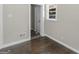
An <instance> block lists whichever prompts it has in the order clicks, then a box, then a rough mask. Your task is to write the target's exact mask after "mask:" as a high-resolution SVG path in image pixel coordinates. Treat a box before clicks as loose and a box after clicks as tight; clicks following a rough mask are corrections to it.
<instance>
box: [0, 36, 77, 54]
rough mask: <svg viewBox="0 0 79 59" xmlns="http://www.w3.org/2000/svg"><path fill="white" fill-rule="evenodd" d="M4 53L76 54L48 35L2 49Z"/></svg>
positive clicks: (1, 51) (0, 51)
mask: <svg viewBox="0 0 79 59" xmlns="http://www.w3.org/2000/svg"><path fill="white" fill-rule="evenodd" d="M0 53H2V54H75V52H73V51H71V50H70V49H68V48H66V47H64V46H62V45H60V44H58V43H56V42H55V41H53V40H51V39H49V38H48V37H38V38H36V39H33V40H31V41H28V42H24V43H22V44H18V45H15V46H12V47H8V48H4V49H1V50H0Z"/></svg>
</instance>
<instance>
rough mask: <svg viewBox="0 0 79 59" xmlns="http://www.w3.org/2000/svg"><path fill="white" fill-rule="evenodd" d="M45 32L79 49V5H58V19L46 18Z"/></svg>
mask: <svg viewBox="0 0 79 59" xmlns="http://www.w3.org/2000/svg"><path fill="white" fill-rule="evenodd" d="M44 25H45V34H47V35H49V36H52V37H54V38H56V39H57V40H59V41H61V42H63V43H65V44H67V45H69V46H70V47H72V48H75V49H76V50H78V51H79V5H74V4H72V5H70V4H69V5H68V4H67V5H66V4H62V5H57V21H51V20H47V19H45V24H44Z"/></svg>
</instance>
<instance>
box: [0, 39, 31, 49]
mask: <svg viewBox="0 0 79 59" xmlns="http://www.w3.org/2000/svg"><path fill="white" fill-rule="evenodd" d="M29 40H30V39H29V38H28V39H22V40H20V41H16V42H13V43H9V44H5V45H2V46H0V49H2V48H7V47H10V46H14V45H16V44H20V43H23V42H26V41H29Z"/></svg>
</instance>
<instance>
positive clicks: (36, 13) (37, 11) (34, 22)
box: [31, 4, 41, 38]
mask: <svg viewBox="0 0 79 59" xmlns="http://www.w3.org/2000/svg"><path fill="white" fill-rule="evenodd" d="M40 24H41V6H40V5H35V4H31V38H36V37H40V33H41V30H40V29H41V25H40Z"/></svg>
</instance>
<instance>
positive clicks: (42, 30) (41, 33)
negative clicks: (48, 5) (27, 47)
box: [29, 4, 44, 36]
mask: <svg viewBox="0 0 79 59" xmlns="http://www.w3.org/2000/svg"><path fill="white" fill-rule="evenodd" d="M35 5H38V6H40V8H41V14H40V16H41V18H40V35H41V36H44V4H35ZM30 8H31V6H30ZM30 17H31V9H30ZM29 24H30V26H29V27H30V33H31V18H30V23H29ZM30 35H31V34H30Z"/></svg>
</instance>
